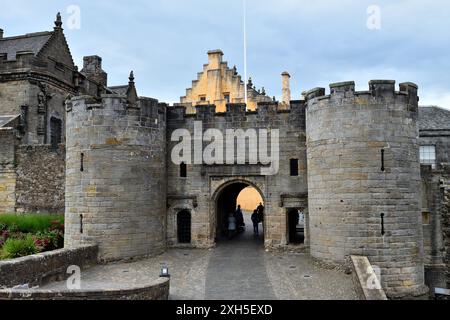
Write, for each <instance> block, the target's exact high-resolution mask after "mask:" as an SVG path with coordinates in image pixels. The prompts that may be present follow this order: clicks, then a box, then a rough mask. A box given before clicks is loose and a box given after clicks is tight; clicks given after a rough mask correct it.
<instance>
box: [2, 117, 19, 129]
mask: <svg viewBox="0 0 450 320" xmlns="http://www.w3.org/2000/svg"><path fill="white" fill-rule="evenodd" d="M18 117H20V116H18V115H15V116H0V128H1V127H5V126H6V125H8V124H9V123H10V122H11V121H13V120H14V119H17V118H18Z"/></svg>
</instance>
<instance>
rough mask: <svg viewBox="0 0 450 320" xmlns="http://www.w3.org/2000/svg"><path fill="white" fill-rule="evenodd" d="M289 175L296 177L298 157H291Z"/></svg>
mask: <svg viewBox="0 0 450 320" xmlns="http://www.w3.org/2000/svg"><path fill="white" fill-rule="evenodd" d="M291 177H298V159H291Z"/></svg>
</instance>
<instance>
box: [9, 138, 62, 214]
mask: <svg viewBox="0 0 450 320" xmlns="http://www.w3.org/2000/svg"><path fill="white" fill-rule="evenodd" d="M65 158H66V154H65V147H64V145H60V146H59V148H58V149H56V150H55V149H53V148H52V146H49V145H35V146H20V147H18V148H17V151H16V162H17V167H16V172H17V185H16V211H17V212H20V213H27V212H48V213H63V212H64V189H65V170H66V164H65Z"/></svg>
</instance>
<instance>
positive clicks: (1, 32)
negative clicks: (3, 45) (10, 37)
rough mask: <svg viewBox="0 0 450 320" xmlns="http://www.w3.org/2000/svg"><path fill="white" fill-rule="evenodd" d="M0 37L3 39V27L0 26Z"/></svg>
mask: <svg viewBox="0 0 450 320" xmlns="http://www.w3.org/2000/svg"><path fill="white" fill-rule="evenodd" d="M0 39H3V29H1V28H0Z"/></svg>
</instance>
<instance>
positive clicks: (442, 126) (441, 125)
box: [419, 106, 450, 131]
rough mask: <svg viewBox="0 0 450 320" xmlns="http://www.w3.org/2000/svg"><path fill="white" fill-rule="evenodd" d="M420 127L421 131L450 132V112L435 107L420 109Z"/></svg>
mask: <svg viewBox="0 0 450 320" xmlns="http://www.w3.org/2000/svg"><path fill="white" fill-rule="evenodd" d="M419 127H420V130H421V131H427V130H450V110H447V109H443V108H439V107H435V106H432V107H420V108H419Z"/></svg>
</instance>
